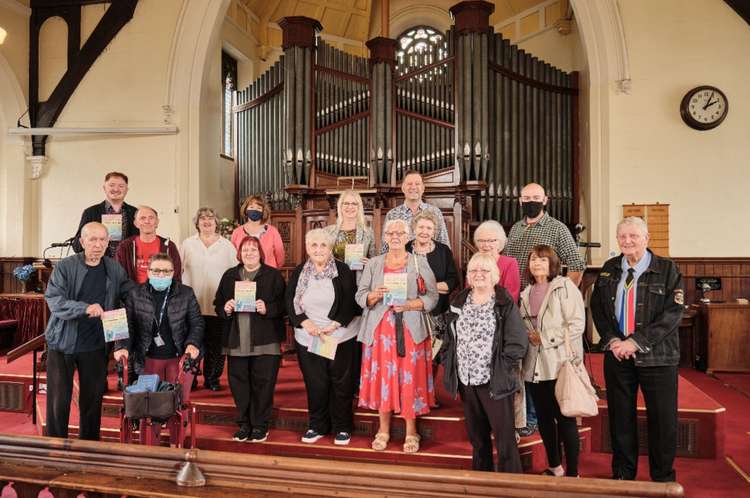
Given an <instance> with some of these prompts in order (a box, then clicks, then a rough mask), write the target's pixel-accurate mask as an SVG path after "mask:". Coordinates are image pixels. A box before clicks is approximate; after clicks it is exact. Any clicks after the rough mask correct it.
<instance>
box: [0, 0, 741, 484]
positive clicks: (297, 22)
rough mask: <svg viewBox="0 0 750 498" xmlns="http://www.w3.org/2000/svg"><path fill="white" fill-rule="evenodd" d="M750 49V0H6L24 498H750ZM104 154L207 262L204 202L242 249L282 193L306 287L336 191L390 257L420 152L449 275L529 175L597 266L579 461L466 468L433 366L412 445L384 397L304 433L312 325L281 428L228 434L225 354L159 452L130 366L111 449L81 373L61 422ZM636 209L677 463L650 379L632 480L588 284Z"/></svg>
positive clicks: (3, 33) (3, 227) (508, 216)
mask: <svg viewBox="0 0 750 498" xmlns="http://www.w3.org/2000/svg"><path fill="white" fill-rule="evenodd" d="M748 47H750V2H748V1H746V0H690V1H685V0H658V1H654V0H488V1H483V0H477V1H474V0H471V1H464V2H460V3H459V2H458V0H429V1H428V0H412V1H409V0H108V1H105V0H0V488H2V497H6V496H8V497H11V496H34V497H36V496H40V497H41V496H44V497H47V496H55V497H63V496H71V497H72V496H87V497H95V496H107V497H108V496H113V497H114V496H133V497H135V496H144V497H147V496H163V497H171V496H175V497H177V496H205V497H213V496H269V497H271V496H410V497H411V496H415V497H416V496H424V497H426V496H429V497H434V496H460V495H466V496H477V497H480V496H483V497H489V496H539V497H553V496H556V497H561V496H571V497H572V496H591V497H596V496H601V497H603V496H643V497H646V496H648V497H651V496H654V497H656V496H665V497H666V496H685V497H700V498H704V497H708V498H713V497H717V498H718V497H727V496H732V495H736V496H743V495H744V494H747V493H749V492H750V353H748V351H750V349H748V348H747V347H746V342H745V341H747V340H750V305H749V304H748V300H749V299H750V233H749V232H748V230H746V229H743V228H742V227H743V226H746V225H747V222H746V221H745V222H743V221H742V220H743V219H745V214H743V211H742V209H743V208H742V206H743V205H746V199H747V191H748V187H749V186H750V175H748V172H747V170H748V157H750V119H749V118H748V117H747V116H746V117H745V118H743V117H742V116H743V115H744V113H745V112H748V114H750V85H748V81H750V63H748V61H749V58H750V52H749V49H748ZM713 99H716V100H715V101H714V100H713ZM714 102H716V103H715V104H714ZM743 171H744V173H743ZM110 172H121V173H118V174H120V175H122V174H124V175H127V176H126V177H125V187H126V188H125V192H126V193H127V203H129V204H131V205H133V206H138V207H147V208H148V209H150V210H151V211H153V212H154V214H155V215H156V218H157V220H156V221H157V227H158V233H159V234H160V235H161V236H163V237H164V238H165V239H166V240H167V242H169V243H170V244H171V243H172V242H173V243H174V245H175V246H176V247H180V253H181V255H183V258H184V252H183V250H182V248H181V243H182V242H183V241H185V240H186V239H188V238H189V237H191V236H194V235H195V234H196V230H198V231H200V228H199V222H198V221H197V220H198V219H199V215H196V212H197V213H199V214H200V213H201V212H203V208H205V207H209V208H211V210H212V212H215V214H216V216H215V221H216V229H217V232H221V234H222V235H223V236H225V237H226V238H227V239H229V238H230V234H232V232H233V231H236V230H237V229H238V227H242V226H244V225H243V223H245V222H246V220H247V219H248V218H247V217H246V211H245V209H246V208H247V205H246V203H245V202H244V201H245V200H246V199H247V198H248V197H250V196H258V198H259V199H260V200H262V201H263V203H262V204H263V205H264V206H265V208H267V209H268V210H269V211H270V216H269V217H268V219H267V222H268V223H269V224H270V225H273V227H275V228H276V229H277V230H278V234H279V237H280V240H281V242H282V243H283V249H282V251H281V254H282V255H283V258H282V260H281V261H279V264H278V270H279V271H280V273H281V275H282V276H283V278H284V280H285V281H286V282H289V281H290V279H291V278H292V277H293V275H294V272H295V268H297V267H298V265H302V264H303V263H305V262H306V260H307V258H308V254H307V253H306V234H307V233H308V232H311V231H313V230H317V229H323V228H324V227H326V226H329V225H334V226H337V215H338V213H339V211H338V210H340V209H341V206H340V201H339V195H340V194H342V192H343V193H346V192H350V191H351V190H353V191H355V192H356V193H357V194H358V197H361V204H360V207H361V209H362V211H363V214H364V218H365V219H366V223H367V225H368V226H370V227H371V228H372V232H373V233H374V241H373V244H374V246H373V247H374V249H375V250H376V252H377V254H381V249H382V251H383V252H385V251H386V245H385V241H384V240H383V237H384V236H385V231H386V228H387V226H392V225H388V222H387V213H388V212H389V211H391V210H393V209H397V208H398V207H399V206H401V205H402V203H404V204H403V205H406V200H405V195H407V196H408V194H407V192H406V189H405V188H403V185H404V184H405V179H406V178H407V177H409V176H410V175H412V174H413V173H414V172H418V173H419V175H420V176H421V178H422V180H423V186H424V193H423V195H422V199H423V201H424V202H426V203H429V204H430V205H432V206H436V207H437V208H438V210H439V212H440V214H442V217H443V218H444V221H445V228H446V230H447V237H448V242H449V243H448V244H447V245H449V246H450V248H451V250H452V256H453V261H454V263H455V266H456V268H457V269H458V273H459V281H460V282H461V283H462V285H461V287H460V288H458V289H456V290H455V291H454V292H455V294H458V293H459V291H460V290H461V288H462V287H463V283H464V282H467V283H466V285H468V280H466V277H467V270H468V268H469V262H470V261H472V257H473V256H474V255H475V253H477V252H479V248H478V244H477V241H476V236H475V235H476V233H475V232H476V230H477V227H478V226H479V225H480V224H482V223H483V222H487V221H495V222H499V224H500V225H502V227H503V228H504V230H505V232H506V233H507V234H508V237H509V238H510V237H511V228H512V227H514V225H516V224H517V223H519V220H522V219H525V218H524V217H525V216H528V215H527V214H525V211H524V207H523V205H524V202H525V200H524V195H523V191H524V187H525V186H527V185H528V184H532V183H533V184H539V185H541V186H542V187H543V188H544V192H543V195H544V194H546V197H545V204H544V206H543V209H544V212H545V213H546V214H547V215H549V216H550V217H552V218H554V219H556V220H559V221H560V222H562V224H563V225H564V226H565V227H567V229H568V231H569V233H566V237H568V238H572V240H573V241H574V242H575V250H576V251H577V254H578V256H579V257H580V259H581V260H582V261H583V262H584V263H585V270H584V271H582V272H581V275H580V278H578V279H577V281H576V279H575V278H574V277H571V279H573V281H574V282H575V283H576V284H577V286H578V288H579V290H580V293H581V296H582V298H583V300H584V303H585V305H586V310H585V332H584V339H583V342H584V347H585V349H586V353H585V355H584V356H585V359H584V362H583V365H584V367H585V370H586V371H587V372H588V374H589V376H590V379H591V383H592V384H593V386H594V388H595V389H596V391H597V394H598V398H599V400H598V402H597V405H598V414H597V415H595V416H593V417H582V418H581V417H579V418H578V420H577V430H578V441H579V442H580V457H579V458H580V464H579V468H580V479H556V478H553V477H549V476H541V475H539V474H541V473H542V471H543V470H544V469H546V468H547V467H546V466H547V457H546V455H545V445H544V443H543V441H542V437H541V436H540V434H539V432H534V433H532V434H530V435H524V436H521V437H519V440H518V442H517V443H518V451H519V454H520V459H521V464H522V467H523V471H524V473H523V474H510V473H502V472H479V471H476V470H472V445H471V444H470V442H469V440H468V439H467V437H468V436H467V428H466V424H468V422H467V420H466V415H465V412H464V408H465V407H464V408H462V401H461V399H460V398H454V397H452V396H451V395H450V394H449V392H447V391H446V389H445V388H444V386H443V385H442V382H439V381H438V377H437V375H436V377H435V390H436V393H437V395H438V397H439V400H440V401H439V406H438V407H436V408H435V407H433V409H432V411H431V412H430V413H429V414H427V415H425V416H422V417H419V418H418V419H417V428H418V431H419V434H420V435H421V448H420V449H419V451H418V452H414V453H410V452H402V451H400V446H399V447H396V446H391V447H389V448H388V449H387V450H385V451H375V450H374V449H372V448H371V443H370V441H371V439H372V438H373V437H375V436H376V435H377V433H378V412H377V411H375V410H371V409H367V408H360V407H359V406H357V407H356V408H355V410H354V416H353V419H354V421H353V423H354V425H353V430H352V431H351V432H352V434H351V443H349V444H348V445H346V446H343V445H341V446H339V445H337V444H338V443H336V444H334V443H333V442H331V441H330V438H328V440H326V439H323V440H322V441H321V442H320V443H318V444H315V445H311V444H306V443H304V442H300V435H301V434H302V433H303V432H304V431H305V428H306V424H307V421H308V400H307V398H306V395H305V394H306V385H305V382H304V381H303V375H302V372H301V370H300V368H301V367H300V365H299V364H298V359H297V355H296V353H295V339H294V337H295V331H294V330H295V329H294V327H293V326H291V325H290V323H289V322H287V323H286V324H285V331H286V334H287V336H286V340H285V341H283V342H282V343H281V366H280V368H279V372H278V380H277V384H276V389H275V393H274V398H273V413H272V422H271V429H270V433H269V434H270V435H269V438H268V440H267V441H264V442H262V443H259V444H246V443H245V442H238V441H237V440H234V439H233V436H232V434H233V432H234V431H235V429H236V427H235V419H236V416H237V412H236V407H235V400H234V399H233V397H232V394H231V393H230V389H229V382H230V381H231V379H229V378H228V374H227V372H224V373H223V374H222V376H221V380H220V384H221V386H222V388H221V389H218V390H212V389H207V388H203V387H201V388H199V389H194V391H193V392H192V393H191V395H190V400H189V402H186V404H185V405H184V410H183V412H182V418H180V423H183V422H184V423H183V429H184V432H185V433H186V435H185V436H184V440H183V441H181V442H179V443H178V444H170V440H169V438H168V437H167V436H166V434H165V433H164V432H162V434H161V438H160V439H158V440H157V442H156V444H155V445H153V446H144V445H140V444H137V443H136V442H134V440H131V439H132V438H131V437H130V436H129V434H130V433H131V432H132V429H133V427H130V426H128V419H127V417H124V416H123V413H124V401H123V399H124V396H123V390H122V386H120V385H118V373H117V371H116V368H115V367H114V361H111V364H110V365H109V367H108V374H107V379H106V389H105V391H106V392H105V393H104V394H103V399H102V405H101V436H100V441H85V440H83V439H82V438H79V436H80V427H79V425H77V424H78V420H79V418H78V417H79V415H80V413H81V412H82V410H80V409H79V408H80V407H79V395H80V384H81V379H80V377H77V378H76V380H75V381H74V382H73V391H72V404H71V407H70V415H71V416H70V423H69V430H70V439H60V438H52V437H45V434H46V430H47V423H46V417H47V413H48V411H47V396H48V393H47V372H46V364H47V353H48V351H47V345H46V340H45V330H46V329H47V327H48V324H49V323H50V321H51V320H53V318H54V315H55V312H54V311H50V308H49V307H48V302H47V301H46V300H45V291H46V290H47V288H48V285H49V283H50V279H51V276H52V275H53V273H54V272H55V271H56V268H57V267H58V264H59V263H60V262H61V261H64V260H65V258H68V257H72V255H73V254H74V248H75V246H76V243H77V242H78V237H83V235H84V234H82V233H80V228H81V226H82V225H83V222H81V226H79V220H80V219H81V212H82V211H83V210H84V209H85V208H86V207H87V206H90V205H92V204H95V203H101V202H102V200H103V195H108V194H107V190H106V187H105V189H104V192H102V183H103V180H104V179H105V176H106V175H108V173H110ZM123 196H124V194H123ZM343 198H344V194H342V199H343ZM337 201H339V205H338V206H337ZM107 202H108V201H107ZM107 206H109V204H107ZM109 207H111V206H109ZM628 217H636V218H641V219H643V221H644V222H645V225H646V226H647V227H648V234H647V235H648V253H649V254H653V255H654V256H655V257H656V256H658V257H659V258H663V259H664V260H670V261H672V262H674V264H675V265H676V268H677V269H678V270H679V273H680V274H681V277H682V288H681V290H680V291H679V297H678V294H675V295H674V301H675V302H679V304H680V305H683V306H682V308H683V309H682V315H681V318H680V319H679V326H677V325H675V327H677V328H676V330H674V331H673V332H674V333H675V334H677V335H678V336H679V348H678V349H679V365H678V371H677V372H678V375H679V378H678V380H677V381H676V382H677V386H678V388H677V389H678V392H677V428H676V458H675V461H674V467H675V469H676V482H650V480H649V476H648V472H647V471H648V469H649V455H650V454H651V453H652V452H654V451H658V450H656V449H654V448H653V447H650V446H649V438H648V436H647V432H648V428H651V427H652V426H651V423H650V421H648V420H647V415H646V412H647V409H646V401H645V399H644V396H643V393H639V394H638V397H637V417H635V418H636V423H637V425H638V430H639V438H638V441H637V444H638V451H637V454H638V455H639V456H638V457H636V459H637V461H638V462H639V467H640V472H639V474H638V476H637V479H636V480H635V481H634V482H633V481H631V482H622V481H618V480H615V479H612V478H611V477H612V475H611V474H612V470H611V468H610V465H611V460H612V454H613V447H612V437H613V434H611V427H612V426H610V422H609V419H610V417H612V416H613V415H614V414H613V413H611V412H610V410H609V405H608V403H607V386H606V384H607V382H606V380H605V369H606V365H605V360H604V357H605V354H609V353H605V351H606V350H607V347H608V345H607V343H606V341H604V340H602V339H601V338H602V337H603V336H604V333H603V332H602V333H601V334H600V333H599V331H598V330H597V326H596V324H595V323H594V318H593V317H592V312H591V301H592V294H593V293H594V292H595V290H596V287H597V286H599V282H600V281H601V280H600V279H601V278H602V276H601V271H602V267H603V265H605V263H606V262H607V261H608V260H610V259H611V258H616V257H618V256H619V255H620V254H621V246H620V245H619V244H620V241H619V239H618V233H619V229H620V226H621V225H620V221H621V220H622V219H623V218H628ZM264 220H265V218H264ZM102 221H104V220H103V219H102ZM264 222H265V221H264ZM524 223H525V222H524ZM121 228H123V229H124V228H125V227H121ZM77 229H78V230H79V233H78V234H77V233H76V230H77ZM245 233H246V234H248V232H247V231H246V232H245ZM232 239H234V236H233V235H232ZM170 241H171V242H170ZM234 242H235V241H234V240H232V243H234ZM259 244H260V243H259ZM235 246H237V244H236V243H235ZM258 247H260V245H259V246H258ZM239 251H241V249H239ZM76 252H80V250H79V251H76ZM308 253H309V249H308ZM134 254H135V249H134ZM365 256H367V255H365ZM236 257H237V259H239V261H240V263H242V261H243V260H242V259H241V257H240V252H237V256H236ZM266 257H268V255H266ZM234 264H236V260H235V262H234ZM498 264H499V263H498ZM568 271H569V272H573V271H574V270H571V269H568ZM524 278H525V277H524ZM683 289H684V293H683ZM521 290H523V288H522V289H521ZM167 292H169V291H167ZM253 292H254V291H253ZM675 292H677V291H675ZM661 293H662V294H664V289H663V286H662V289H661ZM455 294H454V295H455ZM668 294H669V292H668ZM667 297H669V296H667ZM613 300H614V298H613ZM166 302H167V301H166V299H165V301H164V306H166ZM649 302H650V301H649ZM163 311H164V308H162V312H163ZM219 313H220V312H219ZM204 315H205V313H204ZM290 318H291V317H290ZM157 323H158V325H159V326H161V320H157ZM296 347H299V345H297V346H296ZM639 354H640V352H639ZM636 357H637V356H636ZM442 369H443V367H442V366H441V367H440V368H439V369H438V370H439V371H440V372H442ZM436 371H437V370H436ZM79 373H80V370H79ZM441 375H442V374H441ZM119 380H121V379H119ZM355 402H356V400H355ZM355 406H356V405H355ZM612 412H614V410H612ZM178 413H180V412H179V411H178ZM141 427H143V426H141ZM392 431H393V433H394V434H396V436H394V437H396V438H397V437H398V435H400V437H401V438H402V439H403V437H404V434H405V433H407V432H408V429H407V427H406V424H405V422H404V420H403V419H402V418H395V419H394V422H393V428H392ZM159 443H161V444H160V445H159ZM172 443H174V442H172ZM347 443H348V440H347ZM490 452H491V451H490ZM743 490H744V491H743ZM12 493H15V494H12ZM45 493H46V494H45Z"/></svg>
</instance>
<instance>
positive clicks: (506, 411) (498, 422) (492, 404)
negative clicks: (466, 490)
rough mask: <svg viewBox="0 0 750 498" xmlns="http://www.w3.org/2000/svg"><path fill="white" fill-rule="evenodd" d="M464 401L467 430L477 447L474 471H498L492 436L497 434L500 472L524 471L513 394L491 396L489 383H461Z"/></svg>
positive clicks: (473, 462) (472, 463) (474, 453)
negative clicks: (472, 384) (519, 448)
mask: <svg viewBox="0 0 750 498" xmlns="http://www.w3.org/2000/svg"><path fill="white" fill-rule="evenodd" d="M458 389H459V392H460V393H461V400H462V401H463V404H464V417H466V432H468V434H469V441H470V442H471V446H472V447H473V448H474V451H473V454H472V457H471V466H472V469H473V470H489V471H493V470H495V466H494V464H493V460H492V439H491V437H490V436H491V434H494V436H495V448H496V449H497V455H498V462H497V471H498V472H516V473H519V474H520V473H522V472H523V469H522V468H521V456H520V455H519V453H518V445H517V444H516V430H515V427H514V426H515V415H514V410H513V398H514V397H513V396H506V397H505V398H503V399H498V400H495V399H490V391H489V385H488V384H484V385H481V386H465V385H463V384H461V382H459V386H458Z"/></svg>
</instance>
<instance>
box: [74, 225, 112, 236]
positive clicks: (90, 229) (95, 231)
mask: <svg viewBox="0 0 750 498" xmlns="http://www.w3.org/2000/svg"><path fill="white" fill-rule="evenodd" d="M92 235H109V233H108V232H107V227H105V226H104V225H102V224H101V223H99V222H98V221H90V222H88V223H86V224H85V225H83V228H81V238H82V239H84V238H86V237H89V236H92Z"/></svg>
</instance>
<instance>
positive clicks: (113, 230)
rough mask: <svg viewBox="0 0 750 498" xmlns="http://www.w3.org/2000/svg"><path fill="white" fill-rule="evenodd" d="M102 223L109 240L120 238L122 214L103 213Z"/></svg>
mask: <svg viewBox="0 0 750 498" xmlns="http://www.w3.org/2000/svg"><path fill="white" fill-rule="evenodd" d="M102 225H104V227H105V228H106V229H107V233H108V234H109V240H122V214H103V215H102Z"/></svg>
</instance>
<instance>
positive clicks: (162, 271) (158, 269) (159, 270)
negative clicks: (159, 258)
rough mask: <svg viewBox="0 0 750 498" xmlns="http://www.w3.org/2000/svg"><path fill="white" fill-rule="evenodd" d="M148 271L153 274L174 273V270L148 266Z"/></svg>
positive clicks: (165, 274)
mask: <svg viewBox="0 0 750 498" xmlns="http://www.w3.org/2000/svg"><path fill="white" fill-rule="evenodd" d="M148 271H150V272H151V273H153V274H154V275H164V276H167V275H171V274H173V273H174V270H162V269H161V268H149V269H148Z"/></svg>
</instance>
